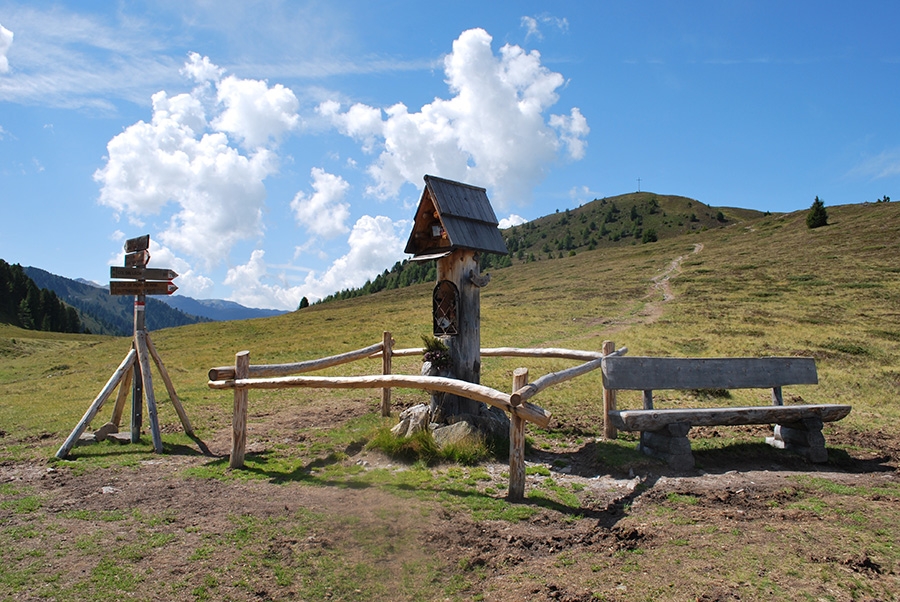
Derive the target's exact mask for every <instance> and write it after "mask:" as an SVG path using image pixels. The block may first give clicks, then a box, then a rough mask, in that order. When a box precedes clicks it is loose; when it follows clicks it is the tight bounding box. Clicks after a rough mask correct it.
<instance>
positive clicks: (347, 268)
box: [298, 215, 408, 301]
mask: <svg viewBox="0 0 900 602" xmlns="http://www.w3.org/2000/svg"><path fill="white" fill-rule="evenodd" d="M407 226H408V223H407V222H405V221H400V222H398V223H396V224H395V223H394V222H392V221H391V220H390V218H388V217H385V216H383V215H379V216H376V217H372V216H369V215H364V216H362V217H361V218H359V219H358V220H357V222H356V224H354V225H353V230H352V231H351V232H350V237H349V238H348V240H347V243H348V244H349V245H350V250H349V251H348V252H347V254H346V255H344V256H343V257H340V258H338V259H337V260H335V261H334V263H332V264H331V267H329V268H328V270H327V271H326V272H325V273H324V274H322V275H321V276H319V275H317V274H316V273H315V272H310V274H309V275H308V276H307V278H306V282H305V283H304V287H303V288H304V289H305V290H307V291H309V292H308V294H307V296H308V297H309V298H310V299H321V298H322V297H325V296H327V295H329V294H331V293H333V292H335V291H339V290H343V289H345V288H355V287H360V286H362V285H364V284H365V283H366V280H369V279H371V278H373V277H375V276H377V275H378V274H379V273H381V272H382V271H384V269H385V268H386V267H387V266H390V265H392V264H394V263H396V262H397V261H399V260H400V259H402V258H403V257H404V253H403V248H404V246H405V243H406V239H405V237H403V238H401V235H400V234H398V231H405V230H406V229H407ZM298 301H299V300H298Z"/></svg>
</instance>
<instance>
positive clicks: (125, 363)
mask: <svg viewBox="0 0 900 602" xmlns="http://www.w3.org/2000/svg"><path fill="white" fill-rule="evenodd" d="M134 360H135V352H134V349H132V350H131V351H129V352H128V355H126V356H125V359H124V360H122V363H121V364H119V367H118V368H116V371H115V372H113V375H112V376H111V377H110V378H109V380H108V381H107V382H106V385H104V387H103V388H102V389H101V390H100V393H99V394H98V395H97V397H96V398H94V401H93V402H92V403H91V406H90V407H89V408H88V410H87V412H85V413H84V416H82V417H81V420H80V421H79V422H78V424H77V425H76V426H75V428H74V430H72V433H71V434H70V435H69V438H68V439H66V441H65V442H64V443H63V444H62V447H60V448H59V451H57V452H56V457H57V458H60V459H62V458H65V457H66V456H68V455H69V452H70V451H72V447H74V446H75V442H76V441H78V438H79V437H81V434H82V433H83V432H84V429H86V428H87V426H88V425H89V424H90V423H91V420H93V419H94V416H96V415H97V412H99V411H100V408H101V407H103V402H104V401H106V399H107V398H108V397H109V396H110V394H111V393H112V392H113V390H114V389H115V388H116V385H118V384H119V382H120V381H121V380H122V378H123V377H124V376H125V374H127V373H128V372H129V371H130V370H131V367H132V366H133V365H134Z"/></svg>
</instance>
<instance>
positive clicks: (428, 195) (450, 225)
mask: <svg viewBox="0 0 900 602" xmlns="http://www.w3.org/2000/svg"><path fill="white" fill-rule="evenodd" d="M498 224H499V222H498V221H497V216H496V215H495V214H494V209H493V208H492V207H491V202H490V201H489V200H488V197H487V193H486V191H485V189H484V188H479V187H477V186H472V185H470V184H463V183H462V182H454V181H453V180H445V179H443V178H438V177H436V176H425V190H423V191H422V198H421V200H420V201H419V208H418V209H417V210H416V217H415V220H414V223H413V231H412V233H411V234H410V236H409V241H408V242H407V243H406V252H407V253H410V254H412V255H413V256H414V257H413V259H419V260H425V259H432V258H435V257H440V256H443V255H447V254H449V253H450V252H451V251H453V250H455V249H473V250H475V251H481V252H485V253H497V254H499V255H506V254H507V253H509V251H508V250H507V249H506V243H505V242H504V241H503V236H501V234H500V230H499V229H498V228H497V226H498Z"/></svg>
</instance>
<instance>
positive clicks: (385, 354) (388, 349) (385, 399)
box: [381, 331, 394, 418]
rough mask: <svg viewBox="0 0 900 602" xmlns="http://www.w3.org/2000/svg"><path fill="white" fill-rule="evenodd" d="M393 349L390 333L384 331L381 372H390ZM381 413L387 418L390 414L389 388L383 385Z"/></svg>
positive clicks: (386, 373) (385, 373)
mask: <svg viewBox="0 0 900 602" xmlns="http://www.w3.org/2000/svg"><path fill="white" fill-rule="evenodd" d="M393 349H394V340H393V338H391V333H389V332H387V331H385V332H384V338H383V340H382V348H381V373H382V374H384V375H385V376H387V375H388V374H390V373H391V355H392V353H393ZM381 415H382V416H384V417H385V418H387V417H388V416H390V415H391V389H390V387H385V388H383V389H382V390H381Z"/></svg>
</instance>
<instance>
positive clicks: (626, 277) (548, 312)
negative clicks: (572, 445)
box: [0, 203, 900, 453]
mask: <svg viewBox="0 0 900 602" xmlns="http://www.w3.org/2000/svg"><path fill="white" fill-rule="evenodd" d="M829 216H830V222H831V225H829V226H828V227H825V228H819V229H816V230H809V229H807V228H806V226H805V225H804V214H803V212H798V213H795V214H788V215H783V216H769V217H762V218H758V219H755V220H748V221H743V222H736V223H734V224H732V225H731V226H729V227H726V228H722V229H711V230H707V231H699V230H698V231H695V232H694V233H692V234H687V235H683V236H679V237H674V238H670V239H667V240H661V241H660V242H657V243H654V244H647V245H634V246H625V247H618V248H613V249H598V250H595V251H586V252H583V253H578V254H577V255H575V256H573V257H565V258H564V259H560V260H555V261H553V262H534V263H528V264H523V265H517V266H513V267H511V268H508V269H503V270H497V271H496V272H495V273H494V279H493V281H492V282H491V284H490V285H489V286H488V287H486V288H485V289H483V291H482V345H483V346H565V347H571V348H580V349H599V348H600V347H601V345H602V342H603V340H604V339H614V340H615V341H616V343H617V344H618V345H626V346H628V347H629V349H630V353H631V354H632V355H642V354H644V355H650V354H660V355H682V356H687V355H693V356H713V355H745V354H746V355H779V354H801V355H812V356H814V357H816V358H817V359H818V365H819V373H820V381H821V383H820V385H819V386H817V387H810V388H808V389H804V390H803V391H802V395H803V397H804V399H806V400H807V401H809V402H812V403H818V402H828V401H839V402H850V403H853V404H855V405H856V408H857V409H855V410H854V412H853V413H852V414H851V416H850V417H849V418H848V419H847V420H845V421H844V422H843V423H842V425H843V427H851V426H852V427H854V428H879V425H881V424H885V423H888V422H890V421H892V420H896V419H897V418H898V416H900V411H898V409H897V405H896V404H893V403H891V400H892V398H893V396H894V395H895V394H896V393H897V392H898V388H900V382H898V381H900V367H898V365H897V363H898V359H897V358H898V351H900V328H898V327H897V317H898V313H900V310H898V309H897V307H898V305H897V300H898V298H900V266H898V263H897V259H896V258H897V257H898V256H900V236H898V233H900V205H898V204H894V203H886V204H877V205H874V204H873V205H852V206H845V207H830V208H829ZM676 260H679V261H678V262H677V267H675V269H674V271H672V272H671V273H668V284H667V286H668V290H669V291H670V294H671V295H672V296H673V298H672V299H670V300H664V293H663V288H664V287H663V284H662V283H657V282H654V279H660V278H661V277H663V276H664V275H666V273H667V270H670V269H671V268H672V267H673V262H676ZM430 295H431V285H430V284H420V285H415V286H413V287H410V288H407V289H400V290H395V291H386V292H382V293H379V294H376V295H371V296H368V297H364V298H359V299H353V300H348V301H340V302H334V303H330V304H326V305H318V306H312V307H310V308H307V309H305V310H303V311H300V312H294V313H291V314H285V315H283V316H278V317H274V318H266V319H258V320H249V321H241V322H226V323H213V324H210V323H207V324H195V325H190V326H185V327H179V328H174V329H165V330H160V331H157V332H154V333H153V338H154V340H155V341H156V345H157V347H158V348H159V349H160V352H161V353H162V354H163V357H164V359H165V360H166V363H167V365H168V367H169V370H170V372H172V373H173V379H174V380H175V382H176V385H177V387H178V389H179V392H180V393H181V394H182V395H183V396H184V397H185V403H186V405H187V406H188V407H189V408H190V407H191V405H192V404H195V403H196V404H201V405H203V400H208V399H214V400H221V399H222V398H223V395H222V394H220V393H215V392H211V391H208V390H207V389H206V377H205V373H206V370H207V369H208V368H209V367H211V366H213V365H222V364H229V363H232V362H233V354H234V352H236V351H238V350H240V349H249V350H251V353H252V356H251V357H252V358H253V361H254V363H256V362H283V361H294V360H301V359H307V358H313V357H320V356H323V355H327V354H331V353H340V352H342V351H346V350H349V349H354V348H358V347H362V346H365V345H367V344H371V343H373V342H375V341H378V340H380V338H381V331H382V330H390V331H392V332H393V333H394V338H395V339H396V340H397V344H398V345H399V346H401V347H406V346H417V345H419V344H420V335H422V334H427V333H428V331H429V329H430V311H431V301H430ZM148 320H149V317H148ZM2 333H3V334H2V337H0V358H2V362H0V393H2V395H3V396H4V399H5V400H7V403H4V404H3V405H2V407H0V424H3V425H4V427H3V428H4V430H6V431H7V432H8V433H9V434H8V435H7V439H6V443H11V442H13V441H20V440H21V438H23V437H25V438H27V437H33V436H34V435H36V434H39V433H43V432H46V433H49V434H52V435H53V436H54V437H58V436H60V435H61V434H62V433H63V432H64V431H65V430H66V429H67V428H68V427H69V425H70V424H73V423H74V422H75V421H76V420H77V417H78V416H80V414H81V413H82V412H83V409H84V408H85V407H86V405H87V403H88V402H89V401H90V399H91V398H92V397H93V395H94V394H95V392H96V391H97V390H99V388H100V387H101V386H102V384H103V383H104V382H105V380H106V378H108V375H109V374H111V373H112V370H113V369H114V368H115V366H116V365H117V364H118V362H119V361H120V360H121V358H122V357H124V354H125V353H126V351H127V350H128V348H129V342H128V339H120V338H107V337H84V336H76V335H73V336H62V335H41V336H40V337H39V336H38V335H37V334H36V333H32V332H26V331H16V330H15V329H11V328H7V327H4V329H3V331H2ZM13 341H14V342H13ZM398 361H399V360H398ZM514 363H516V362H513V361H512V360H509V361H507V360H500V359H492V358H486V359H485V367H484V370H483V374H484V381H485V383H486V384H490V385H492V386H496V387H498V388H504V389H505V388H506V387H507V386H508V381H509V380H510V374H511V369H512V368H513V367H514V366H513V364H514ZM406 364H407V365H405V366H403V367H402V368H400V369H403V370H406V371H416V370H417V366H416V365H415V362H414V361H412V360H407V361H406ZM401 365H402V363H401ZM564 365H566V364H565V363H564V362H552V361H547V362H538V363H537V364H536V365H533V367H532V368H533V370H534V371H536V374H533V375H532V378H535V377H536V376H538V375H539V374H540V371H541V370H552V369H557V368H559V367H561V366H564ZM367 369H369V367H367V366H365V365H364V364H354V365H351V366H350V367H349V368H345V370H351V371H365V370H367ZM597 390H598V380H597V378H595V377H588V378H584V379H582V380H579V381H575V382H574V383H572V384H571V385H568V386H566V387H563V388H561V389H560V390H558V391H556V390H555V391H554V392H553V393H551V394H549V395H547V396H546V398H545V399H543V400H541V402H542V403H544V404H545V405H546V406H547V407H548V408H550V409H551V410H552V411H553V412H554V414H555V415H556V416H557V417H558V419H559V423H558V424H560V425H563V426H564V425H566V423H567V421H569V420H573V421H578V418H577V416H578V415H579V414H581V413H583V408H584V406H585V404H587V405H590V406H592V407H595V405H596V404H597V403H598V399H599V395H598V392H597ZM261 395H264V394H261ZM273 395H274V394H273ZM36 399H39V400H40V403H39V404H38V407H39V408H40V411H35V400H36ZM224 406H225V402H224V401H222V407H224ZM198 424H199V427H200V429H201V431H202V429H203V419H202V418H201V419H200V420H199V421H198ZM49 445H51V444H50V442H48V447H49ZM46 451H48V450H47V449H44V450H42V451H40V453H45V452H46Z"/></svg>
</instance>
